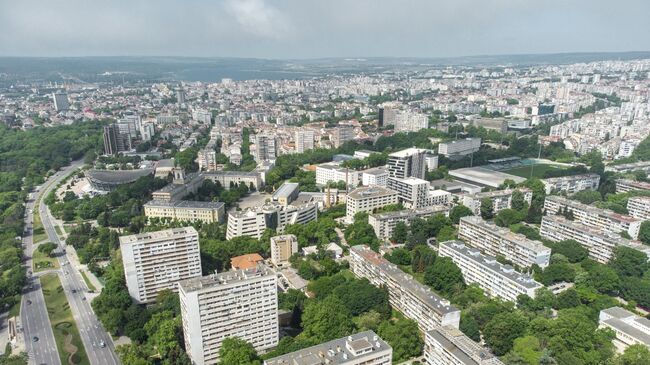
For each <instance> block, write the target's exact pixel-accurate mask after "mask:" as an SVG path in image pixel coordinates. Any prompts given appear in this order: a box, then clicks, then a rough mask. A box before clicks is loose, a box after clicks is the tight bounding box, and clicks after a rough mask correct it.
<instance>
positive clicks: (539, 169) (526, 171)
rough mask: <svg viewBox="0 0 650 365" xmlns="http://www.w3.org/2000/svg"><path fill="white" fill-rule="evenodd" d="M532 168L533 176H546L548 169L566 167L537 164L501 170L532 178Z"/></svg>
mask: <svg viewBox="0 0 650 365" xmlns="http://www.w3.org/2000/svg"><path fill="white" fill-rule="evenodd" d="M531 168H532V169H533V177H538V178H542V177H544V174H545V173H546V171H550V170H558V169H560V170H563V169H564V167H562V166H559V165H549V164H537V165H528V166H520V167H516V168H514V169H510V170H504V171H501V172H505V173H506V174H511V175H515V176H519V177H523V178H530V169H531Z"/></svg>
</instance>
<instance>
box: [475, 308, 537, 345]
mask: <svg viewBox="0 0 650 365" xmlns="http://www.w3.org/2000/svg"><path fill="white" fill-rule="evenodd" d="M527 327H528V319H526V317H525V316H524V315H523V314H521V313H520V312H518V311H513V312H505V313H499V314H497V315H495V316H494V317H492V319H491V320H490V321H489V322H488V323H487V324H486V325H485V329H484V330H483V336H484V338H485V343H486V344H487V345H488V346H489V347H490V348H491V349H492V352H494V354H495V355H497V356H503V355H505V354H506V353H507V352H508V351H510V350H511V349H512V347H513V344H514V341H515V339H516V338H517V337H521V336H522V335H523V334H524V333H525V332H526V328H527Z"/></svg>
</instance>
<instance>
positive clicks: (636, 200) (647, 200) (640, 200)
mask: <svg viewBox="0 0 650 365" xmlns="http://www.w3.org/2000/svg"><path fill="white" fill-rule="evenodd" d="M627 211H628V212H629V213H630V215H631V216H632V217H634V218H638V219H643V220H644V221H647V220H649V219H650V197H648V196H635V197H631V198H630V199H628V200H627Z"/></svg>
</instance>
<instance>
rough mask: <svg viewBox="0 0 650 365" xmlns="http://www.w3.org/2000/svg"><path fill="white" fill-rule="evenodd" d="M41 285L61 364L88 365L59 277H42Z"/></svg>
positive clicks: (49, 275) (50, 275)
mask: <svg viewBox="0 0 650 365" xmlns="http://www.w3.org/2000/svg"><path fill="white" fill-rule="evenodd" d="M41 285H42V287H43V295H44V296H45V303H46V305H47V312H48V314H49V316H50V322H51V324H52V331H53V332H54V339H55V341H56V347H57V349H58V350H59V357H60V358H61V363H62V364H64V365H90V361H89V360H88V356H87V355H86V349H85V348H84V345H83V343H82V342H81V337H80V336H79V330H78V329H77V324H76V323H75V321H74V318H73V317H72V312H71V311H70V304H69V303H68V299H66V297H65V293H64V292H63V287H62V286H61V281H60V280H59V277H58V276H57V275H55V274H48V275H44V276H43V277H42V278H41Z"/></svg>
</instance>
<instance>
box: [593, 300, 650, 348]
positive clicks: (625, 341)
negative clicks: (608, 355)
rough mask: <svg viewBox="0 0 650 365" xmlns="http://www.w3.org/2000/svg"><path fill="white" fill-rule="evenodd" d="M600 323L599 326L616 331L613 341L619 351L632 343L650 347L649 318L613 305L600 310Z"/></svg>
mask: <svg viewBox="0 0 650 365" xmlns="http://www.w3.org/2000/svg"><path fill="white" fill-rule="evenodd" d="M598 324H599V326H598V327H600V328H609V329H611V330H612V331H614V333H616V339H614V341H613V343H614V345H615V346H616V349H617V350H618V352H623V351H625V349H626V348H628V347H629V346H632V345H644V346H646V347H650V320H649V319H647V318H643V317H641V316H639V315H636V314H634V313H632V312H630V311H628V310H625V309H623V308H621V307H612V308H608V309H603V310H601V311H600V316H599V318H598Z"/></svg>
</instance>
